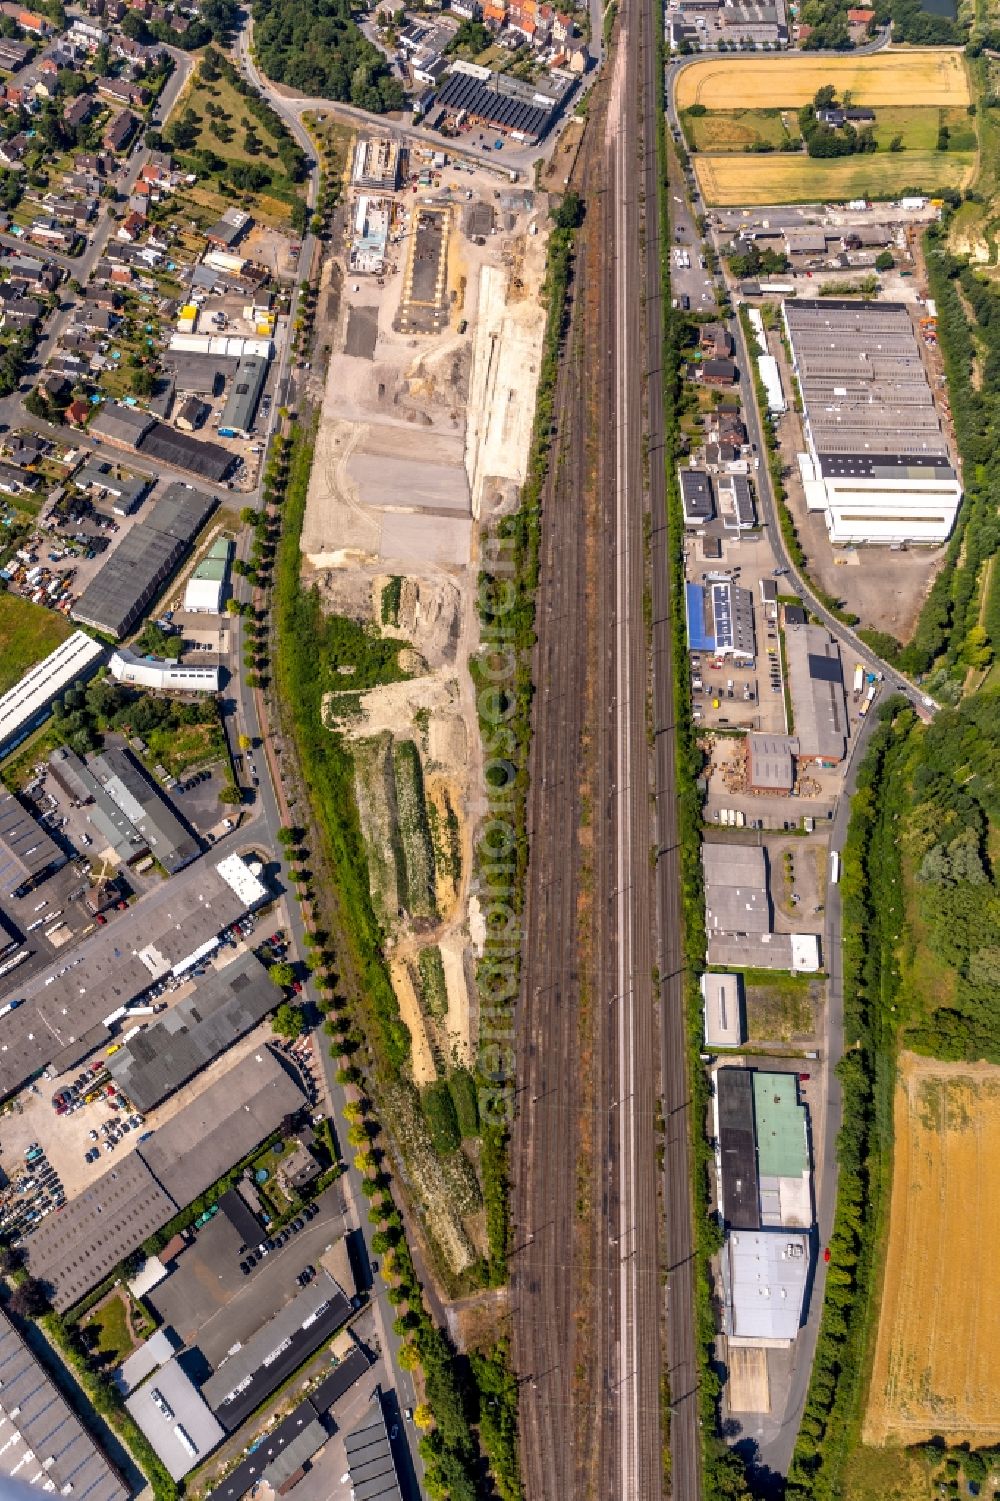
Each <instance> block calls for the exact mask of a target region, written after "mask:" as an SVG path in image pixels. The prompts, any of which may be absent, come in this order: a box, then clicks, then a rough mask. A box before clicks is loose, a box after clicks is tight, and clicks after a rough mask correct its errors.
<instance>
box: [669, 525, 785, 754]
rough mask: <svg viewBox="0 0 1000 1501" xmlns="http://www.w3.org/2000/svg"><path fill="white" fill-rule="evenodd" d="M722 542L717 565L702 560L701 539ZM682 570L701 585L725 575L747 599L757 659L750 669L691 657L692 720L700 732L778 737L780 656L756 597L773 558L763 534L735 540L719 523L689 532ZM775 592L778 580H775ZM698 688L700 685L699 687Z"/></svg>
mask: <svg viewBox="0 0 1000 1501" xmlns="http://www.w3.org/2000/svg"><path fill="white" fill-rule="evenodd" d="M703 533H712V534H718V535H719V536H720V537H721V538H722V554H723V555H722V558H721V560H715V559H711V560H710V559H706V558H705V557H704V553H703V548H702V534H703ZM684 551H685V568H686V575H687V578H688V580H689V582H691V583H693V584H702V583H705V582H706V580H707V579H708V578H709V577H710V576H715V577H722V576H730V577H732V578H734V579H735V581H736V583H738V584H739V585H740V586H741V587H742V588H744V589H746V590H748V591H749V593H750V594H751V596H752V597H753V611H754V632H755V637H756V646H757V656H756V658H755V660H754V662H753V664H752V665H749V664H740V663H737V662H734V661H732V660H731V659H727V658H718V657H716V658H713V657H712V656H711V655H710V654H708V653H706V652H696V653H693V654H692V655H691V658H690V665H691V676H692V685H693V687H692V693H693V700H694V717H695V719H696V720H697V721H698V723H699V724H700V725H702V726H703V727H704V728H705V729H711V728H713V727H720V728H723V729H731V730H734V729H745V730H758V731H761V732H763V733H765V734H771V735H783V734H785V732H786V727H785V700H784V693H783V690H782V673H781V653H780V645H779V640H778V627H777V623H776V621H774V620H772V619H770V618H769V617H768V615H766V614H765V610H764V606H763V601H762V599H761V593H760V581H761V579H762V578H767V579H774V554H773V553H772V552H771V547H770V544H769V543H768V541H767V537H766V534H765V533H763V532H761V533H752V534H751V533H746V532H744V533H743V534H742V535H741V536H740V538H739V539H738V540H737V538H736V536H735V535H734V534H733V533H728V534H727V533H725V532H724V531H723V529H722V525H721V523H720V522H713V523H711V524H710V526H708V527H705V528H699V531H698V533H697V534H695V533H694V532H693V531H691V530H689V531H688V534H687V536H686V537H685V543H684ZM776 582H777V584H778V586H779V589H780V587H781V582H782V581H781V579H780V578H778V579H777V580H776ZM699 683H700V686H699Z"/></svg>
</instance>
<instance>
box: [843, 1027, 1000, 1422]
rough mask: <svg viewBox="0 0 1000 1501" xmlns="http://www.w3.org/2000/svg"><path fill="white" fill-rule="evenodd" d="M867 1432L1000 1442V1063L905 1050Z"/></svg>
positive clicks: (896, 1099)
mask: <svg viewBox="0 0 1000 1501" xmlns="http://www.w3.org/2000/svg"><path fill="white" fill-rule="evenodd" d="M894 1125H895V1145H894V1151H893V1183H892V1204H891V1210H890V1218H889V1241H888V1249H887V1252H886V1264H885V1282H884V1288H883V1295H882V1308H881V1316H880V1320H879V1327H878V1338H877V1342H876V1348H875V1361H874V1367H873V1370H872V1376H871V1385H870V1388H869V1395H868V1408H867V1412H866V1414H865V1421H864V1430H863V1438H864V1442H865V1443H866V1444H868V1445H883V1444H900V1443H903V1444H914V1443H919V1442H921V1441H924V1440H927V1439H930V1438H932V1437H933V1436H935V1435H940V1436H941V1437H943V1438H945V1439H946V1440H947V1441H948V1442H949V1443H961V1442H968V1443H969V1444H971V1445H972V1446H973V1447H983V1446H987V1445H992V1444H996V1443H997V1442H998V1440H1000V1361H998V1359H997V1351H998V1349H1000V1298H998V1297H997V1295H996V1278H995V1275H994V1261H995V1255H996V1246H997V1244H998V1243H1000V1177H998V1175H997V1170H996V1164H997V1161H998V1158H1000V1068H997V1067H995V1066H993V1065H991V1064H986V1063H973V1064H967V1063H943V1062H941V1061H940V1060H938V1059H934V1058H923V1057H917V1056H916V1055H915V1054H912V1053H904V1054H903V1055H902V1057H901V1059H900V1066H899V1079H898V1083H897V1088H896V1097H895V1106H894Z"/></svg>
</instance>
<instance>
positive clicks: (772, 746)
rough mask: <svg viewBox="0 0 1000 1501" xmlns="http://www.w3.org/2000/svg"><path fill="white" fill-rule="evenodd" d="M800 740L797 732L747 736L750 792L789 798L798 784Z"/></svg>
mask: <svg viewBox="0 0 1000 1501" xmlns="http://www.w3.org/2000/svg"><path fill="white" fill-rule="evenodd" d="M798 754H799V742H798V740H797V739H796V738H795V736H794V735H756V734H750V735H748V736H747V738H746V764H747V787H748V789H749V790H750V791H751V792H757V793H769V794H770V795H771V796H773V797H787V796H788V794H789V793H790V792H791V790H792V788H793V787H794V786H795V762H796V758H797V757H798Z"/></svg>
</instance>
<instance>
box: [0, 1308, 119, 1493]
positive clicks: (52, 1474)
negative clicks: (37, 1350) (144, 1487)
mask: <svg viewBox="0 0 1000 1501" xmlns="http://www.w3.org/2000/svg"><path fill="white" fill-rule="evenodd" d="M0 1476H4V1477H7V1476H11V1477H14V1478H16V1479H17V1480H18V1481H20V1483H21V1485H22V1486H28V1487H34V1488H36V1489H37V1491H38V1492H39V1494H44V1493H45V1492H47V1491H48V1492H51V1493H53V1494H55V1495H57V1496H73V1497H79V1498H81V1501H128V1497H129V1495H130V1494H131V1492H130V1491H129V1488H128V1487H127V1486H126V1485H125V1483H124V1482H123V1481H122V1479H121V1477H120V1476H119V1474H118V1472H117V1471H116V1470H115V1468H114V1466H113V1465H112V1464H111V1462H110V1460H109V1459H107V1458H106V1456H105V1455H104V1454H103V1453H102V1452H101V1450H100V1449H98V1447H97V1445H96V1444H95V1443H94V1440H93V1439H92V1438H91V1437H90V1434H89V1433H88V1432H87V1431H86V1429H85V1428H84V1426H83V1424H82V1423H81V1422H80V1420H79V1418H78V1417H77V1416H76V1414H75V1413H74V1412H73V1410H72V1408H71V1407H70V1405H69V1403H68V1402H67V1401H66V1399H65V1397H64V1396H63V1395H62V1393H61V1392H60V1391H59V1388H58V1387H57V1386H56V1384H55V1382H54V1381H53V1380H52V1377H51V1376H50V1375H49V1374H48V1372H47V1371H46V1369H45V1367H44V1366H43V1365H42V1364H40V1362H39V1361H38V1359H37V1358H36V1357H35V1355H33V1354H32V1352H31V1350H30V1349H29V1347H28V1345H27V1344H26V1343H25V1341H24V1340H23V1339H22V1338H21V1336H20V1334H19V1333H18V1332H17V1330H16V1329H15V1328H14V1325H13V1324H12V1323H11V1321H10V1319H9V1318H8V1317H7V1315H6V1313H4V1312H2V1311H0ZM0 1490H3V1491H4V1492H7V1486H6V1484H5V1483H4V1481H2V1480H0ZM10 1494H13V1492H10Z"/></svg>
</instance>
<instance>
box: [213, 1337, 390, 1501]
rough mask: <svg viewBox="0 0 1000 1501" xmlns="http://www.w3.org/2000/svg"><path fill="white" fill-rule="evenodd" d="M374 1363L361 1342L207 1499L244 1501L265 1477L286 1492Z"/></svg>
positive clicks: (322, 1442)
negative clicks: (336, 1410) (337, 1406)
mask: <svg viewBox="0 0 1000 1501" xmlns="http://www.w3.org/2000/svg"><path fill="white" fill-rule="evenodd" d="M370 1367H371V1361H370V1360H369V1358H368V1356H367V1354H366V1353H365V1351H364V1350H363V1349H362V1347H361V1346H360V1345H355V1346H354V1347H353V1348H352V1349H351V1350H350V1352H349V1353H348V1354H347V1355H345V1356H344V1358H343V1360H340V1361H338V1363H337V1365H336V1367H335V1368H334V1370H333V1371H332V1372H331V1374H330V1375H329V1376H327V1377H326V1379H325V1380H324V1381H321V1382H320V1384H319V1386H317V1387H316V1388H315V1389H314V1391H313V1393H312V1396H311V1397H307V1398H306V1399H305V1401H303V1402H300V1403H299V1405H298V1406H297V1407H296V1408H294V1409H293V1411H292V1412H290V1413H289V1415H288V1417H287V1418H284V1419H283V1420H282V1421H281V1422H280V1423H279V1424H278V1425H277V1427H275V1428H271V1429H269V1430H268V1431H267V1433H266V1434H265V1436H264V1440H263V1442H262V1443H261V1444H260V1445H258V1446H257V1447H255V1448H253V1449H252V1450H251V1452H250V1453H249V1454H247V1456H246V1458H245V1459H243V1460H241V1461H240V1463H239V1464H238V1465H237V1466H236V1468H235V1470H231V1471H230V1472H229V1474H228V1475H227V1476H226V1477H225V1479H224V1480H221V1481H220V1482H219V1484H218V1485H217V1486H216V1488H215V1490H214V1491H211V1492H210V1493H209V1495H208V1497H207V1498H206V1501H240V1498H241V1497H243V1496H245V1495H246V1493H247V1491H250V1490H253V1489H254V1487H255V1486H257V1485H258V1484H259V1483H263V1484H264V1485H266V1486H269V1487H270V1489H271V1490H273V1491H276V1492H277V1493H278V1494H279V1495H282V1494H284V1491H285V1489H286V1488H287V1486H288V1481H289V1480H291V1478H292V1476H293V1475H296V1474H298V1473H299V1472H300V1471H301V1469H302V1467H303V1466H304V1465H306V1464H307V1463H308V1462H309V1460H310V1459H312V1458H313V1456H314V1455H315V1454H316V1453H317V1452H318V1450H319V1449H320V1448H322V1446H323V1445H324V1444H325V1443H326V1441H327V1439H328V1438H329V1436H330V1430H329V1428H328V1426H327V1424H326V1422H324V1417H325V1414H327V1413H328V1412H329V1410H330V1408H331V1407H332V1406H333V1405H334V1403H335V1402H337V1401H339V1400H340V1398H341V1397H342V1396H343V1395H344V1393H345V1392H348V1391H350V1389H351V1387H352V1386H353V1385H354V1383H355V1381H357V1380H359V1379H360V1378H361V1377H362V1376H363V1375H364V1374H365V1372H366V1371H367V1370H369V1369H370Z"/></svg>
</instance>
